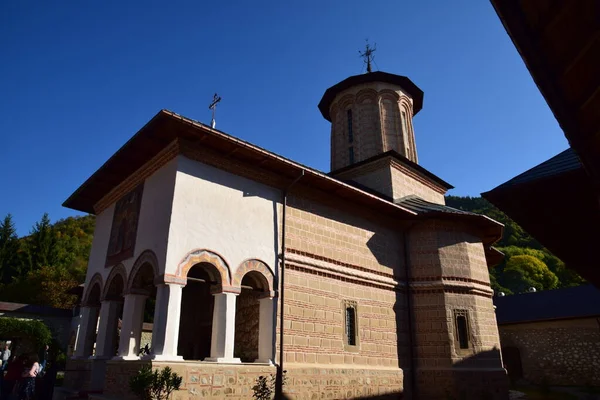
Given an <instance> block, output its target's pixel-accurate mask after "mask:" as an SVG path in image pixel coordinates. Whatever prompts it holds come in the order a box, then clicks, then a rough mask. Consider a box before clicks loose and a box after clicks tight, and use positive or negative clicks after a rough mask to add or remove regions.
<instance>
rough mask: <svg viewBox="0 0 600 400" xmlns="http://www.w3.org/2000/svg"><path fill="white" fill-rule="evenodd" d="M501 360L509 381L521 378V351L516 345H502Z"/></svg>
mask: <svg viewBox="0 0 600 400" xmlns="http://www.w3.org/2000/svg"><path fill="white" fill-rule="evenodd" d="M502 360H503V361H504V368H506V371H507V372H508V377H509V379H510V381H511V382H513V383H514V382H516V381H518V380H519V379H522V378H523V364H522V363H521V352H520V350H519V349H518V348H517V347H511V346H509V347H503V348H502Z"/></svg>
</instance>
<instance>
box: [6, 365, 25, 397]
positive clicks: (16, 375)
mask: <svg viewBox="0 0 600 400" xmlns="http://www.w3.org/2000/svg"><path fill="white" fill-rule="evenodd" d="M24 363H25V356H23V355H21V356H19V358H17V356H15V355H13V356H11V358H10V359H9V360H8V367H7V368H6V376H5V377H4V382H2V396H1V397H0V399H2V400H10V399H11V395H12V394H13V392H14V391H15V390H14V389H15V385H16V384H17V382H18V381H19V379H20V378H21V373H22V371H23V365H24Z"/></svg>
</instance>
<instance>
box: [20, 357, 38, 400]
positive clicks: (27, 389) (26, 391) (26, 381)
mask: <svg viewBox="0 0 600 400" xmlns="http://www.w3.org/2000/svg"><path fill="white" fill-rule="evenodd" d="M39 372H40V364H39V363H38V356H37V355H35V354H32V355H30V356H29V357H28V358H27V361H26V362H25V368H23V373H22V374H21V386H20V388H19V400H33V399H34V398H35V377H36V376H37V374H38V373H39Z"/></svg>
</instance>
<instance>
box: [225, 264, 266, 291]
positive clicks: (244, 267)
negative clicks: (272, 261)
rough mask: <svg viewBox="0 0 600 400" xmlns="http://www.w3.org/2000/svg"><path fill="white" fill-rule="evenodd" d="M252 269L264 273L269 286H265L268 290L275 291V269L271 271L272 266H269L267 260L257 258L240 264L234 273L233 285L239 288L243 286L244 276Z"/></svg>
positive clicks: (263, 275)
mask: <svg viewBox="0 0 600 400" xmlns="http://www.w3.org/2000/svg"><path fill="white" fill-rule="evenodd" d="M252 271H255V272H258V273H259V274H260V275H262V277H263V279H264V281H265V282H266V286H267V287H266V288H264V289H266V291H268V292H273V291H274V290H275V285H274V276H273V271H271V268H269V266H268V265H267V264H266V263H265V262H263V261H261V260H256V259H252V260H246V261H244V262H243V263H241V264H240V266H239V267H238V268H237V269H236V271H235V274H234V275H233V278H232V280H231V286H234V287H238V288H239V287H241V285H242V279H244V276H246V274H247V273H248V272H252Z"/></svg>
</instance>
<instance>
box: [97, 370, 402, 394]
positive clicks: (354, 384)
mask: <svg viewBox="0 0 600 400" xmlns="http://www.w3.org/2000/svg"><path fill="white" fill-rule="evenodd" d="M144 364H147V362H145V361H111V362H109V363H108V365H107V374H106V386H105V391H104V393H103V396H102V397H101V398H102V399H120V400H134V399H136V397H135V396H133V395H132V394H131V393H130V391H129V384H128V382H129V379H130V378H131V376H133V375H134V374H135V373H136V372H137V371H138V370H139V369H140V368H141V367H142V365H144ZM166 366H169V367H170V368H171V369H172V370H173V371H174V372H175V373H177V374H179V375H180V376H181V377H183V382H182V385H181V388H180V390H179V391H177V392H174V393H173V395H172V397H171V398H172V400H188V399H195V398H202V399H239V400H241V399H250V398H252V395H253V390H252V387H253V386H254V385H255V384H256V380H257V378H258V377H259V376H269V375H275V373H276V368H275V367H274V366H267V365H252V364H242V365H218V364H212V363H204V362H170V363H166V362H152V367H154V368H164V367H166ZM286 371H287V373H286V384H285V386H284V392H285V393H286V395H287V397H288V398H290V399H298V400H308V399H315V398H327V399H354V398H359V397H367V396H382V395H392V398H399V396H400V394H401V393H402V386H403V376H402V371H401V370H398V369H397V368H373V369H368V368H367V369H365V368H360V367H359V368H355V367H351V366H350V367H347V368H345V367H323V366H319V367H317V366H290V367H289V368H286ZM91 398H94V397H93V396H92V397H91Z"/></svg>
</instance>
